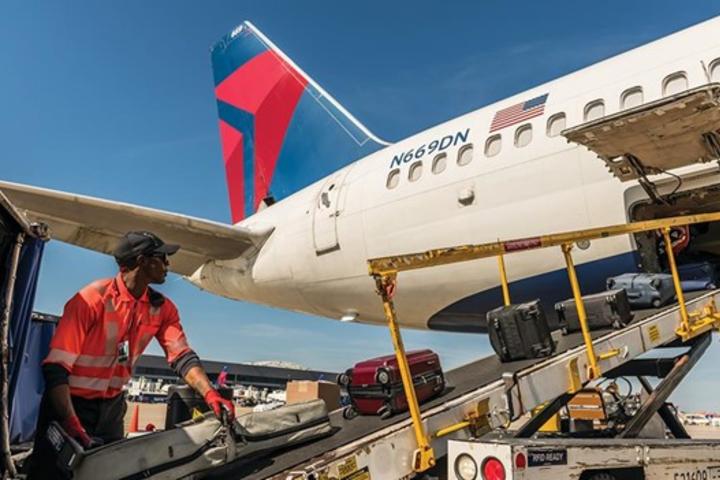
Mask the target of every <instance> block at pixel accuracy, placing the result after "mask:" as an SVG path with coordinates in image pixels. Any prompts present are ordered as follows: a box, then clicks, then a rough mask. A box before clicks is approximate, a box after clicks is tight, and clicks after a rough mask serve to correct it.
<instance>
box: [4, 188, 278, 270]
mask: <svg viewBox="0 0 720 480" xmlns="http://www.w3.org/2000/svg"><path fill="white" fill-rule="evenodd" d="M0 190H2V192H3V193H4V194H5V195H7V197H8V198H9V199H10V200H11V201H12V202H13V203H14V204H15V206H16V207H17V208H18V209H19V210H21V211H24V212H25V214H26V215H27V216H28V217H29V218H30V220H31V221H33V222H43V223H46V224H47V225H48V226H49V227H50V234H51V237H52V238H54V239H57V240H60V241H63V242H67V243H70V244H73V245H77V246H80V247H84V248H88V249H90V250H94V251H97V252H102V253H107V254H110V253H111V252H112V250H113V249H114V248H115V244H116V242H117V239H118V238H120V237H121V236H122V235H123V234H124V233H125V232H127V231H130V230H149V231H151V232H153V233H155V234H157V235H159V236H160V238H162V239H163V240H164V241H165V242H168V243H176V244H178V245H180V247H181V248H180V250H179V251H178V253H177V254H175V255H173V257H172V260H171V262H170V270H172V271H173V272H176V273H179V274H181V275H191V274H192V273H193V272H194V271H195V270H197V268H198V267H199V266H201V265H202V264H203V263H205V262H207V261H208V260H229V259H233V258H238V257H241V256H249V255H253V254H254V253H255V252H257V251H258V250H259V248H260V247H261V246H262V244H263V243H264V242H265V240H266V239H267V237H268V236H269V235H270V233H272V228H267V229H264V230H263V231H251V230H250V229H248V228H242V227H237V226H236V227H232V226H230V225H224V224H222V223H217V222H212V221H208V220H202V219H199V218H194V217H189V216H186V215H180V214H177V213H170V212H165V211H162V210H154V209H151V208H145V207H139V206H136V205H131V204H128V203H121V202H113V201H109V200H102V199H99V198H93V197H86V196H81V195H74V194H71V193H65V192H59V191H56V190H48V189H44V188H37V187H31V186H27V185H20V184H16V183H9V182H2V181H0Z"/></svg>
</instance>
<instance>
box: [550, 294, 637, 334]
mask: <svg viewBox="0 0 720 480" xmlns="http://www.w3.org/2000/svg"><path fill="white" fill-rule="evenodd" d="M583 305H585V313H586V316H587V322H588V328H589V329H590V330H598V329H603V328H615V329H618V328H622V327H624V326H625V325H627V324H628V323H630V321H631V320H632V318H633V314H632V311H631V310H630V301H629V300H628V296H627V292H626V291H625V289H622V288H621V289H617V290H607V291H605V292H600V293H595V294H592V295H585V296H584V297H583ZM555 311H556V312H557V315H558V320H559V321H560V327H561V328H562V330H563V333H565V334H568V333H572V332H578V331H580V319H579V318H578V314H577V308H575V299H574V298H571V299H569V300H565V301H564V302H559V303H556V304H555Z"/></svg>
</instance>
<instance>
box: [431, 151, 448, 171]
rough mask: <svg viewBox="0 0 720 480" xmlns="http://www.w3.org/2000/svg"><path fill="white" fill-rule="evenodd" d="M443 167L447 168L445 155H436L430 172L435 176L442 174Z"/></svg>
mask: <svg viewBox="0 0 720 480" xmlns="http://www.w3.org/2000/svg"><path fill="white" fill-rule="evenodd" d="M445 167H447V153H438V154H437V155H435V158H433V162H432V172H433V173H434V174H436V175H437V174H438V173H442V172H443V171H444V170H445Z"/></svg>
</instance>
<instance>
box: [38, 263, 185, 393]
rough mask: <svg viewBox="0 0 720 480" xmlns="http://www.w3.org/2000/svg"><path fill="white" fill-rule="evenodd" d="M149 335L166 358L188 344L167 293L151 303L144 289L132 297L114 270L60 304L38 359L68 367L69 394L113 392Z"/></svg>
mask: <svg viewBox="0 0 720 480" xmlns="http://www.w3.org/2000/svg"><path fill="white" fill-rule="evenodd" d="M154 303H156V302H154ZM156 304H157V303H156ZM153 337H155V338H157V340H158V342H160V346H161V347H162V348H163V350H164V351H165V356H166V357H167V360H168V362H169V363H171V362H173V361H174V360H175V359H177V358H178V357H179V356H181V355H183V354H184V353H186V352H188V351H189V350H190V346H189V345H188V343H187V339H186V338H185V333H184V332H183V329H182V326H181V325H180V318H179V316H178V311H177V308H176V307H175V305H174V304H173V303H172V302H171V301H170V300H169V299H168V298H164V302H162V304H161V305H159V306H153V305H151V304H150V299H149V297H148V291H147V290H145V292H144V293H143V294H142V296H141V297H140V298H138V299H136V298H135V297H133V296H132V294H131V293H130V292H129V291H128V289H127V287H126V286H125V283H124V282H123V280H122V277H121V276H120V274H118V275H117V276H116V277H115V278H109V279H104V280H98V281H96V282H93V283H91V284H90V285H88V286H86V287H85V288H83V289H82V290H80V291H79V292H78V293H77V294H76V295H75V296H74V297H73V298H71V299H70V300H69V301H68V302H67V304H65V310H64V312H63V316H62V318H61V319H60V322H59V323H58V327H57V330H56V331H55V335H54V336H53V338H52V340H51V341H50V353H49V354H48V356H47V358H46V359H45V361H44V362H43V364H45V363H56V364H59V365H61V366H63V367H64V368H65V369H66V370H67V371H68V372H69V373H70V376H69V379H68V380H69V384H70V394H71V395H76V396H78V397H83V398H88V399H92V398H112V397H115V396H117V395H118V394H120V393H121V392H122V388H123V386H124V385H125V384H126V383H127V382H128V380H130V375H131V374H132V368H133V365H134V364H135V361H136V360H137V358H138V357H139V356H140V355H141V354H142V352H143V350H145V347H147V345H148V343H150V340H151V339H152V338H153ZM125 357H127V358H125Z"/></svg>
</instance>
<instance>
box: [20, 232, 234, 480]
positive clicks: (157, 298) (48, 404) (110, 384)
mask: <svg viewBox="0 0 720 480" xmlns="http://www.w3.org/2000/svg"><path fill="white" fill-rule="evenodd" d="M178 249H179V246H178V245H170V244H166V243H165V242H163V241H162V240H161V239H160V238H159V237H158V236H157V235H154V234H153V233H150V232H128V233H127V234H125V235H124V236H123V237H122V238H121V239H120V241H119V242H118V245H117V247H116V248H115V251H114V252H113V255H114V257H115V260H116V261H117V264H118V266H119V272H118V274H117V275H116V276H115V277H114V278H109V279H104V280H98V281H96V282H93V283H91V284H90V285H88V286H86V287H85V288H83V289H82V290H80V291H79V292H78V293H77V294H76V295H75V296H74V297H72V298H71V299H70V300H69V301H68V302H67V304H65V310H64V312H63V316H62V318H61V319H60V322H59V323H58V326H57V330H56V331H55V334H54V336H53V338H52V340H51V342H50V353H49V354H48V356H47V358H46V359H45V360H44V361H43V366H42V369H43V376H44V378H45V395H44V397H43V400H42V403H41V407H40V417H39V419H38V428H37V432H36V435H35V448H34V452H33V455H32V458H31V460H30V467H29V473H30V478H58V477H59V472H58V470H57V469H56V467H55V454H54V452H53V450H52V447H51V446H50V444H49V442H48V440H47V439H46V438H45V432H46V430H47V426H48V424H49V422H50V421H52V420H56V421H58V422H59V423H60V425H62V427H63V428H64V429H65V431H66V432H67V433H68V434H69V435H70V436H71V437H73V438H75V439H76V440H77V441H78V442H79V443H80V444H81V445H82V446H83V447H85V448H88V447H91V446H93V444H96V443H107V442H112V441H115V440H119V439H121V438H122V437H123V435H124V433H123V420H124V414H125V411H126V409H127V406H126V403H125V396H124V394H123V386H124V385H125V384H126V383H127V382H128V381H129V380H130V376H131V374H132V368H133V364H134V363H135V361H136V360H137V359H138V357H139V356H140V355H141V354H142V352H143V350H145V347H147V345H148V343H150V340H151V339H152V338H153V337H155V338H156V339H157V340H158V342H159V343H160V345H161V346H162V348H163V350H164V351H165V356H166V358H167V361H168V363H169V364H170V366H171V367H172V368H173V369H174V370H175V372H176V373H177V374H178V375H179V376H180V377H181V378H183V379H184V380H185V382H186V383H187V384H188V385H190V386H191V387H192V388H193V389H194V390H196V391H197V392H198V393H199V394H200V395H202V396H203V397H204V399H205V402H206V403H207V404H208V406H209V407H210V408H211V409H212V410H213V412H214V413H215V415H217V416H218V418H220V417H221V415H222V411H223V410H225V411H226V412H227V418H228V419H229V420H232V419H233V418H234V407H233V404H232V402H231V401H229V400H226V399H224V398H222V397H221V396H220V394H219V393H218V392H217V391H216V390H215V389H214V388H213V387H212V386H211V384H210V381H209V380H208V377H207V375H206V373H205V370H204V369H203V367H202V365H201V363H200V359H199V358H198V356H197V355H196V354H195V352H194V351H193V350H192V349H191V348H190V346H189V345H188V342H187V339H186V338H185V333H184V332H183V329H182V326H181V325H180V318H179V316H178V311H177V308H176V307H175V305H174V304H173V303H172V302H171V301H170V300H169V299H168V298H167V297H165V296H164V295H163V294H161V293H160V292H157V291H156V290H154V289H152V288H150V287H149V285H150V284H160V283H163V282H164V281H165V277H166V275H167V271H168V265H169V261H168V256H170V255H173V254H174V253H175V252H177V251H178Z"/></svg>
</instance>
